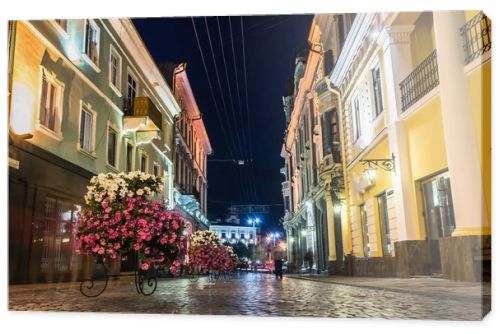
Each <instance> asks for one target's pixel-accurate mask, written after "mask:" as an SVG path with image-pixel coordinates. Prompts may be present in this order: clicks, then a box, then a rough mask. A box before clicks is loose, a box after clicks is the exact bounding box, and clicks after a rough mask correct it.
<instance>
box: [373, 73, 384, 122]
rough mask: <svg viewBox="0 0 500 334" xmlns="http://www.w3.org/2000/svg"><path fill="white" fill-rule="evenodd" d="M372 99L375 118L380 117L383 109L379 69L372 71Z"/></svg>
mask: <svg viewBox="0 0 500 334" xmlns="http://www.w3.org/2000/svg"><path fill="white" fill-rule="evenodd" d="M372 87H373V99H374V105H375V117H377V116H378V115H380V114H381V113H382V111H383V109H384V106H383V103H382V84H381V82H380V67H379V66H377V67H375V68H374V69H372Z"/></svg>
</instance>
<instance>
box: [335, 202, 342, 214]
mask: <svg viewBox="0 0 500 334" xmlns="http://www.w3.org/2000/svg"><path fill="white" fill-rule="evenodd" d="M341 209H342V208H341V207H340V205H338V204H335V205H334V206H333V212H334V213H336V214H339V213H340V211H341Z"/></svg>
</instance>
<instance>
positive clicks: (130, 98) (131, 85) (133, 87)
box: [126, 72, 138, 113]
mask: <svg viewBox="0 0 500 334" xmlns="http://www.w3.org/2000/svg"><path fill="white" fill-rule="evenodd" d="M137 91H138V85H137V80H135V78H134V76H133V75H132V73H130V72H129V73H128V74H127V105H126V111H128V112H129V113H130V112H132V108H133V105H134V99H135V97H136V96H137Z"/></svg>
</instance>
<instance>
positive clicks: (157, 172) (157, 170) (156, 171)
mask: <svg viewBox="0 0 500 334" xmlns="http://www.w3.org/2000/svg"><path fill="white" fill-rule="evenodd" d="M153 174H154V176H160V166H158V164H157V163H154V164H153Z"/></svg>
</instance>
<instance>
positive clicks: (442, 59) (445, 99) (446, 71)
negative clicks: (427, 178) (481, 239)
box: [434, 11, 490, 236]
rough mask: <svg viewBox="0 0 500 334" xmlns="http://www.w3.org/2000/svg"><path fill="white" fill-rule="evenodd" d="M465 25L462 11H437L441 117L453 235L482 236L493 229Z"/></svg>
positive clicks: (435, 21)
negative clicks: (462, 31)
mask: <svg viewBox="0 0 500 334" xmlns="http://www.w3.org/2000/svg"><path fill="white" fill-rule="evenodd" d="M464 23H465V16H464V13H463V11H442V12H441V11H438V12H434V28H435V37H436V48H437V63H438V71H439V81H440V85H439V86H440V88H439V89H440V93H441V115H442V117H443V127H444V139H445V143H446V157H447V160H448V170H449V174H450V182H451V192H452V197H453V209H454V212H455V224H456V230H455V232H454V233H453V235H454V236H456V235H464V234H468V233H467V232H472V231H475V232H474V234H476V233H477V234H482V233H483V232H484V231H485V228H486V229H487V228H488V227H489V226H490V222H489V221H488V218H487V215H486V204H485V197H484V189H483V179H482V170H481V155H480V152H479V151H478V145H477V143H476V133H475V129H474V119H473V113H472V104H471V97H470V92H469V87H468V78H467V77H466V75H465V72H464V66H465V63H464V59H465V57H464V52H463V46H462V44H463V41H462V38H461V35H460V27H462V26H463V25H464Z"/></svg>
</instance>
